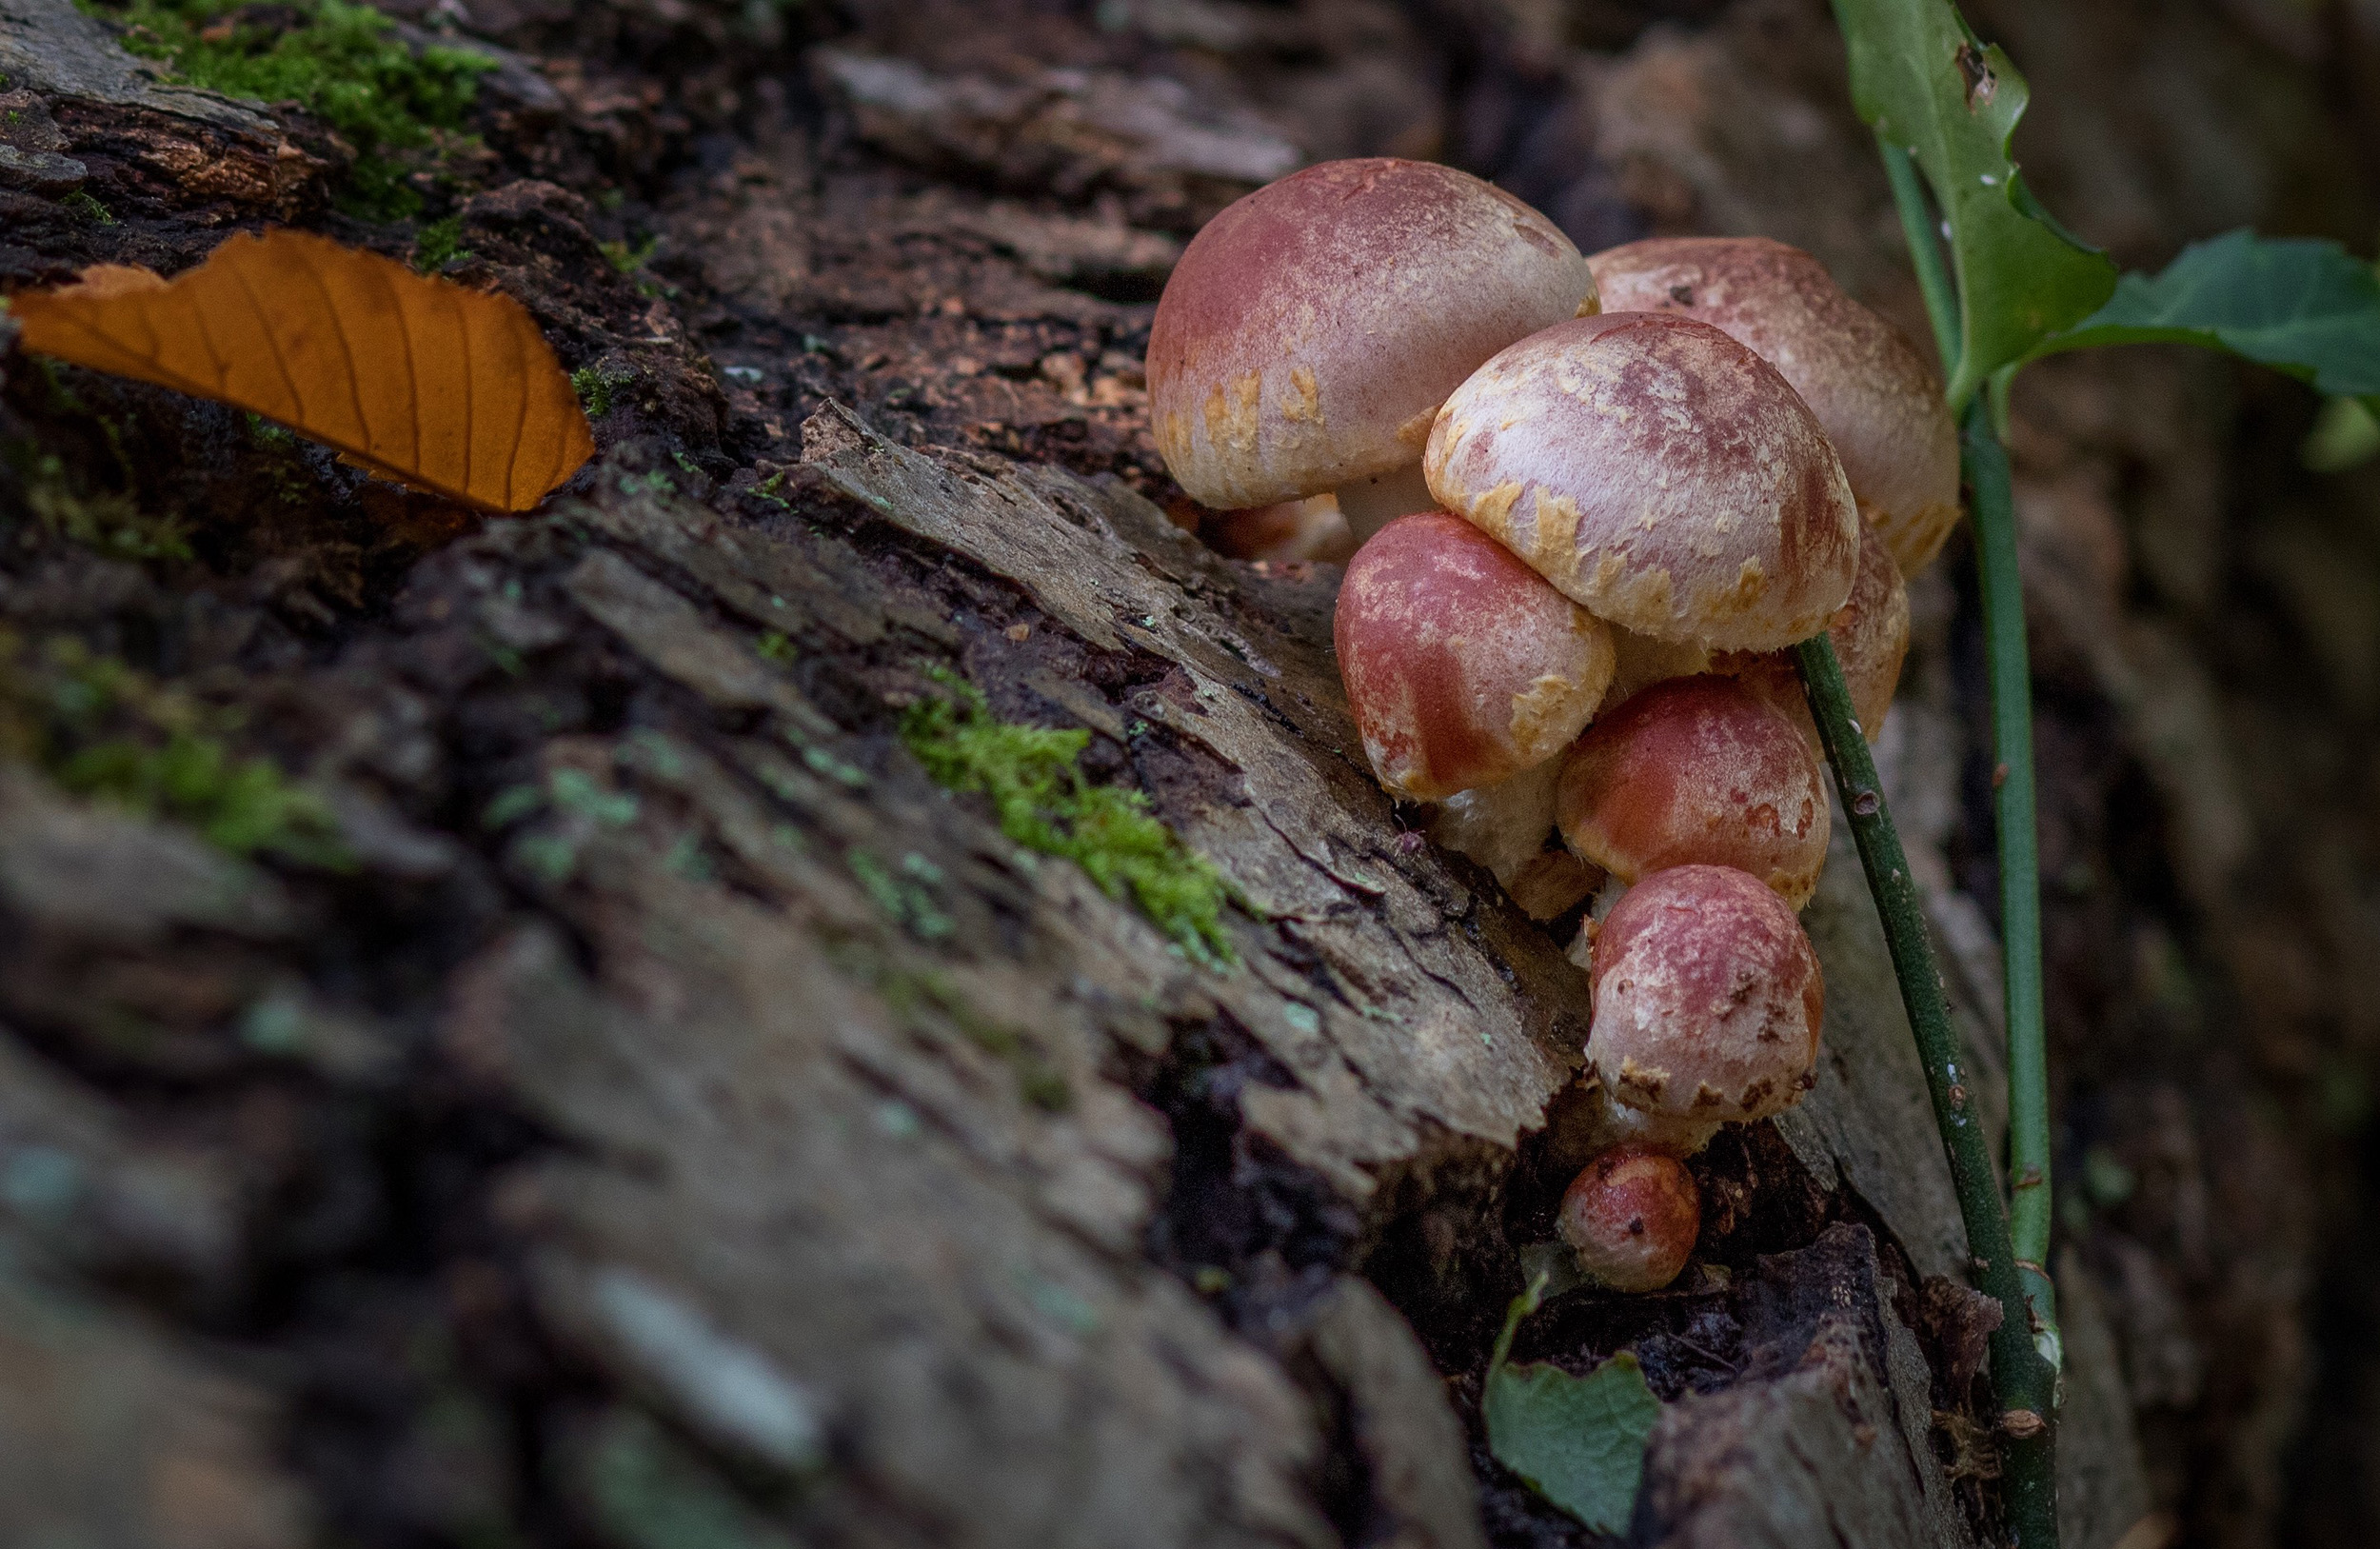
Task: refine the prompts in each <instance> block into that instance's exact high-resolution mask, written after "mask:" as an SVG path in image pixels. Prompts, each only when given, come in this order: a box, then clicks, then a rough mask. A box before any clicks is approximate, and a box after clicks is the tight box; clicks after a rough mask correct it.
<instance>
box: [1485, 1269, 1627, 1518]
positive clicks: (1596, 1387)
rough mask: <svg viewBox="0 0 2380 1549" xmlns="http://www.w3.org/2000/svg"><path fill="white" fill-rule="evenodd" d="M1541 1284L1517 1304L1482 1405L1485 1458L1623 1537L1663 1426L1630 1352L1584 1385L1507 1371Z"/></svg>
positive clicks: (1534, 1366)
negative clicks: (1648, 1447)
mask: <svg viewBox="0 0 2380 1549" xmlns="http://www.w3.org/2000/svg"><path fill="white" fill-rule="evenodd" d="M1545 1283H1546V1281H1545V1277H1544V1276H1543V1275H1539V1276H1538V1277H1537V1279H1536V1280H1534V1281H1530V1283H1529V1289H1528V1290H1526V1291H1524V1292H1522V1293H1521V1294H1520V1295H1519V1296H1517V1297H1516V1298H1514V1299H1513V1304H1512V1306H1511V1308H1510V1309H1509V1310H1508V1311H1507V1312H1506V1313H1505V1315H1504V1332H1503V1334H1502V1335H1501V1336H1500V1337H1499V1338H1498V1339H1497V1341H1496V1354H1495V1357H1494V1358H1493V1359H1492V1360H1490V1361H1489V1362H1488V1374H1487V1383H1486V1387H1485V1389H1484V1391H1483V1392H1482V1393H1481V1395H1480V1400H1479V1415H1480V1419H1482V1420H1485V1421H1486V1422H1487V1435H1488V1451H1490V1452H1491V1453H1493V1454H1495V1456H1496V1460H1497V1462H1499V1463H1502V1464H1503V1465H1504V1466H1505V1467H1506V1468H1509V1469H1511V1470H1512V1471H1513V1472H1514V1473H1516V1474H1517V1475H1519V1476H1520V1477H1521V1478H1522V1479H1525V1480H1527V1481H1528V1484H1529V1487H1530V1488H1531V1489H1533V1490H1535V1491H1537V1494H1539V1495H1541V1496H1543V1497H1545V1499H1548V1500H1550V1501H1552V1502H1553V1503H1554V1504H1555V1505H1557V1506H1559V1507H1560V1508H1561V1509H1562V1510H1564V1511H1566V1512H1568V1513H1570V1515H1571V1516H1573V1517H1576V1518H1577V1519H1578V1520H1579V1521H1581V1522H1583V1523H1584V1524H1586V1525H1587V1526H1588V1527H1589V1528H1591V1529H1593V1530H1594V1531H1596V1532H1597V1533H1614V1534H1617V1533H1624V1532H1626V1531H1627V1530H1628V1519H1629V1517H1630V1516H1631V1515H1632V1514H1634V1512H1635V1511H1636V1487H1637V1485H1638V1484H1640V1483H1641V1482H1642V1481H1643V1479H1644V1450H1645V1443H1646V1441H1647V1440H1649V1439H1650V1438H1651V1437H1652V1435H1653V1427H1654V1424H1655V1422H1656V1421H1657V1420H1659V1419H1660V1418H1661V1400H1658V1399H1656V1398H1655V1397H1654V1396H1653V1391H1652V1390H1651V1389H1650V1388H1648V1387H1646V1386H1645V1383H1644V1372H1643V1370H1642V1369H1641V1368H1639V1367H1638V1366H1637V1364H1636V1357H1635V1356H1634V1355H1631V1354H1629V1353H1628V1352H1626V1351H1622V1352H1621V1353H1620V1354H1618V1355H1616V1356H1614V1357H1613V1358H1612V1359H1611V1360H1607V1361H1605V1362H1604V1363H1603V1364H1602V1365H1600V1366H1597V1368H1596V1369H1595V1370H1594V1371H1592V1372H1590V1373H1588V1374H1587V1375H1586V1376H1584V1377H1573V1376H1572V1375H1571V1374H1570V1373H1568V1372H1566V1371H1563V1370H1562V1369H1561V1368H1560V1367H1558V1366H1554V1365H1546V1364H1540V1363H1536V1362H1532V1363H1531V1364H1529V1365H1525V1366H1514V1365H1510V1364H1508V1363H1507V1361H1506V1359H1505V1358H1506V1357H1508V1356H1509V1355H1511V1353H1512V1344H1513V1332H1514V1330H1516V1329H1517V1328H1518V1327H1519V1326H1520V1321H1521V1320H1522V1319H1523V1318H1526V1317H1527V1316H1528V1315H1529V1314H1530V1313H1532V1312H1535V1311H1536V1310H1537V1302H1538V1301H1539V1300H1540V1299H1541V1298H1542V1297H1543V1296H1544V1294H1545Z"/></svg>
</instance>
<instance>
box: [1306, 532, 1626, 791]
mask: <svg viewBox="0 0 2380 1549" xmlns="http://www.w3.org/2000/svg"><path fill="white" fill-rule="evenodd" d="M1332 634H1333V637H1334V638H1335V640H1336V641H1337V643H1338V645H1339V675H1340V676H1341V677H1342V678H1343V679H1344V680H1345V682H1346V685H1347V704H1348V706H1349V708H1351V709H1352V710H1353V711H1354V712H1355V717H1356V726H1357V728H1358V729H1359V731H1361V732H1362V734H1363V751H1364V753H1365V755H1366V756H1367V757H1369V758H1370V759H1371V761H1372V769H1373V772H1374V773H1376V774H1377V775H1378V776H1379V780H1380V784H1383V785H1386V786H1387V787H1388V788H1389V789H1390V790H1392V791H1395V792H1397V793H1398V795H1400V796H1406V797H1410V798H1412V799H1414V800H1416V801H1423V802H1435V801H1442V800H1444V799H1445V798H1446V797H1449V796H1452V795H1454V794H1455V793H1456V792H1457V791H1461V790H1469V789H1471V788H1472V787H1474V786H1476V785H1492V784H1497V782H1499V781H1505V780H1509V779H1511V778H1512V777H1513V776H1515V775H1517V774H1518V773H1520V772H1521V771H1522V770H1523V769H1527V768H1530V767H1533V766H1534V765H1538V764H1542V763H1544V762H1545V761H1547V760H1549V759H1551V758H1553V757H1554V756H1555V755H1556V754H1557V753H1559V752H1560V751H1561V750H1562V748H1563V747H1564V746H1565V745H1568V744H1569V742H1570V741H1571V739H1572V738H1574V737H1576V736H1577V735H1578V730H1579V728H1580V727H1581V726H1584V725H1586V724H1587V720H1588V718H1589V717H1590V716H1592V715H1594V714H1595V707H1596V705H1597V703H1598V702H1599V701H1600V700H1601V699H1602V697H1603V685H1605V684H1607V683H1609V682H1610V681H1611V677H1612V640H1611V633H1610V631H1609V630H1607V629H1606V628H1604V626H1602V625H1601V624H1600V623H1598V622H1597V620H1596V619H1595V618H1594V617H1592V616H1591V615H1590V614H1588V613H1587V612H1586V610H1584V609H1583V608H1581V607H1579V606H1577V604H1575V603H1573V602H1572V601H1571V600H1570V599H1569V598H1567V597H1564V596H1563V595H1562V594H1561V593H1560V592H1557V591H1556V590H1555V589H1554V588H1553V587H1551V586H1547V585H1546V584H1545V582H1544V581H1543V580H1542V579H1540V578H1539V577H1538V576H1537V572H1535V571H1534V570H1531V569H1530V568H1529V567H1528V566H1525V565H1523V564H1521V563H1520V562H1519V561H1518V560H1517V559H1515V558H1513V556H1512V555H1511V554H1510V553H1508V552H1506V551H1505V550H1504V549H1503V548H1502V547H1501V546H1498V545H1497V543H1496V542H1495V541H1494V540H1493V539H1490V538H1488V537H1486V536H1485V535H1484V534H1482V533H1481V532H1480V531H1479V530H1478V528H1476V527H1474V526H1471V525H1470V524H1468V523H1466V522H1463V521H1461V520H1460V519H1459V518H1457V517H1452V516H1449V515H1447V514H1446V513H1445V512H1443V511H1427V512H1423V513H1421V514H1420V515H1418V516H1407V517H1400V518H1398V520H1397V521H1395V522H1392V523H1390V524H1389V525H1388V526H1385V527H1382V528H1381V529H1380V530H1379V531H1378V533H1376V534H1374V536H1373V538H1372V540H1371V542H1369V543H1367V544H1365V545H1364V546H1363V547H1362V548H1360V549H1359V550H1357V552H1356V557H1355V558H1354V560H1352V561H1351V562H1349V564H1348V566H1347V579H1346V581H1345V582H1344V583H1343V584H1342V585H1341V586H1340V587H1339V607H1338V612H1337V615H1336V617H1335V620H1334V623H1333V628H1332Z"/></svg>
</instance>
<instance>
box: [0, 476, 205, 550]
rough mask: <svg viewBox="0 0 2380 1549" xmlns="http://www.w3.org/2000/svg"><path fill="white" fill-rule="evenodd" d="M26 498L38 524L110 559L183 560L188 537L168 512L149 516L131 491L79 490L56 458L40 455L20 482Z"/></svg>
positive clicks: (187, 545) (177, 521) (187, 546)
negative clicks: (100, 491)
mask: <svg viewBox="0 0 2380 1549" xmlns="http://www.w3.org/2000/svg"><path fill="white" fill-rule="evenodd" d="M25 503H26V505H27V506H30V507H31V508H32V512H33V515H34V516H35V517H36V518H38V519H39V520H40V522H41V525H42V526H46V527H48V528H49V529H50V531H51V532H54V533H56V534H57V535H58V536H59V537H61V538H64V539H66V540H67V541H68V542H69V543H77V544H81V545H82V546H84V547H86V548H89V549H95V550H97V551H98V552H99V553H102V554H106V555H108V556H109V558H111V559H122V560H186V559H188V558H189V557H190V544H189V536H188V532H187V531H186V529H185V528H184V527H183V526H182V524H181V522H180V521H179V520H178V519H176V518H174V517H170V516H150V515H149V514H148V513H146V512H144V511H143V510H142V509H141V508H140V506H139V504H138V503H137V502H135V501H134V500H133V499H132V497H131V496H129V495H124V494H115V493H109V492H103V493H99V494H89V495H85V494H78V493H76V492H75V489H74V487H73V485H72V484H71V483H70V482H69V480H68V479H67V476H66V471H65V467H64V466H63V465H62V464H61V463H60V462H59V461H58V459H57V458H55V457H53V456H50V455H48V454H44V455H42V456H41V457H39V458H38V459H36V460H35V461H34V463H33V466H32V467H31V469H30V474H29V476H28V478H27V479H26V483H25Z"/></svg>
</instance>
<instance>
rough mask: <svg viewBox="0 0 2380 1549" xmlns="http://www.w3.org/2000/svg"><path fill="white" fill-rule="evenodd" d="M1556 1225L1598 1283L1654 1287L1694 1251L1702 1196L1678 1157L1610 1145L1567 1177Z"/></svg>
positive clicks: (1629, 1287)
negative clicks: (1583, 1166) (1575, 1172)
mask: <svg viewBox="0 0 2380 1549" xmlns="http://www.w3.org/2000/svg"><path fill="white" fill-rule="evenodd" d="M1555 1230H1556V1232H1557V1233H1558V1234H1559V1235H1560V1237H1561V1240H1562V1241H1564V1242H1566V1243H1568V1244H1569V1245H1570V1249H1571V1252H1572V1253H1574V1254H1576V1255H1577V1260H1578V1268H1579V1271H1580V1272H1581V1273H1582V1274H1584V1275H1585V1276H1586V1277H1587V1279H1589V1280H1591V1281H1595V1282H1596V1283H1597V1285H1601V1286H1604V1287H1606V1288H1607V1289H1610V1290H1614V1291H1657V1290H1659V1289H1660V1288H1661V1287H1662V1286H1664V1285H1667V1284H1668V1283H1669V1282H1670V1281H1674V1280H1676V1278H1677V1272H1678V1271H1679V1270H1681V1269H1684V1268H1685V1267H1686V1261H1687V1259H1688V1258H1690V1257H1691V1256H1692V1255H1693V1253H1694V1248H1695V1238H1696V1236H1697V1235H1698V1234H1699V1233H1700V1232H1701V1230H1702V1195H1701V1192H1700V1191H1699V1190H1698V1189H1696V1187H1695V1180H1694V1174H1692V1173H1691V1172H1688V1171H1687V1170H1686V1165H1685V1163H1683V1162H1679V1161H1678V1160H1677V1159H1676V1157H1672V1156H1667V1155H1664V1154H1663V1153H1661V1152H1659V1151H1654V1150H1648V1149H1646V1148H1644V1147H1641V1146H1634V1145H1621V1146H1615V1147H1614V1148H1613V1149H1611V1150H1609V1151H1606V1152H1604V1153H1603V1154H1602V1155H1600V1156H1598V1157H1597V1158H1596V1159H1595V1160H1594V1161H1592V1162H1588V1163H1587V1165H1586V1167H1585V1169H1584V1170H1583V1171H1581V1172H1580V1173H1579V1174H1578V1176H1577V1178H1575V1179H1573V1180H1571V1183H1570V1187H1569V1188H1568V1189H1566V1190H1564V1191H1563V1194H1562V1208H1561V1214H1560V1216H1559V1217H1558V1218H1557V1221H1556V1223H1555Z"/></svg>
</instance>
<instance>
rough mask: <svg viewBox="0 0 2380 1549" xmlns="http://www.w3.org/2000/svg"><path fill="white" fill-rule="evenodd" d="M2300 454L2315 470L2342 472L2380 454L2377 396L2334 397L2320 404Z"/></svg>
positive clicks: (2379, 417)
mask: <svg viewBox="0 0 2380 1549" xmlns="http://www.w3.org/2000/svg"><path fill="white" fill-rule="evenodd" d="M2302 455H2303V457H2304V459H2305V464H2306V466H2307V467H2310V468H2312V469H2313V470H2314V471H2315V472H2316V473H2344V472H2346V471H2347V470H2348V469H2349V468H2351V467H2362V466H2363V465H2364V464H2366V463H2369V462H2370V461H2371V460H2372V459H2373V458H2374V457H2380V397H2372V398H2333V399H2331V400H2330V402H2329V403H2327V404H2325V405H2323V406H2322V413H2321V414H2320V415H2318V416H2317V417H2316V418H2315V420H2314V427H2313V429H2312V430H2311V431H2309V432H2308V433H2307V436H2306V446H2305V450H2304V452H2303V454H2302Z"/></svg>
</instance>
